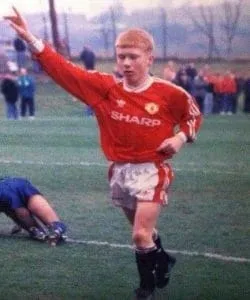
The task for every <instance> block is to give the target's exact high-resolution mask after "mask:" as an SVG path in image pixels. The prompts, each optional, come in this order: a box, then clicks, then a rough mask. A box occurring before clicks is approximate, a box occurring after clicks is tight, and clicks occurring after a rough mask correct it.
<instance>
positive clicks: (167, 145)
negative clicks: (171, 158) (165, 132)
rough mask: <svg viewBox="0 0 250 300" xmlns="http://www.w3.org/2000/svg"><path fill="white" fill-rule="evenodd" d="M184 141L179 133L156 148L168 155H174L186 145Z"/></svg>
mask: <svg viewBox="0 0 250 300" xmlns="http://www.w3.org/2000/svg"><path fill="white" fill-rule="evenodd" d="M184 143H185V142H184V141H183V140H182V139H180V137H179V136H178V135H175V136H173V137H171V138H167V139H165V140H164V141H163V142H162V143H161V144H160V146H159V147H158V148H157V149H156V151H158V152H162V153H164V154H166V155H174V154H176V153H178V152H179V151H180V149H181V148H182V146H183V145H184Z"/></svg>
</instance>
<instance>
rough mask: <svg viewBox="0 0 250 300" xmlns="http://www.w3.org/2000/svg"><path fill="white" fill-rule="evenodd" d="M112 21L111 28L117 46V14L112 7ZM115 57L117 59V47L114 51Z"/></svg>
mask: <svg viewBox="0 0 250 300" xmlns="http://www.w3.org/2000/svg"><path fill="white" fill-rule="evenodd" d="M110 21H111V28H112V34H113V45H115V41H116V37H117V27H116V14H115V9H114V7H112V6H111V7H110ZM113 56H114V57H115V47H114V51H113Z"/></svg>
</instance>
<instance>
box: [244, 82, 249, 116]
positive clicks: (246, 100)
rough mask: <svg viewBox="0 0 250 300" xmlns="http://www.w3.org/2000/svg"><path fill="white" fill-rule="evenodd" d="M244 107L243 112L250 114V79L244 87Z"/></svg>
mask: <svg viewBox="0 0 250 300" xmlns="http://www.w3.org/2000/svg"><path fill="white" fill-rule="evenodd" d="M243 93H244V106H243V111H244V112H245V113H250V77H247V78H246V80H245V83H244V85H243Z"/></svg>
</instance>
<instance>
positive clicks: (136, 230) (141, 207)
mask: <svg viewBox="0 0 250 300" xmlns="http://www.w3.org/2000/svg"><path fill="white" fill-rule="evenodd" d="M160 211H161V205H160V204H158V203H155V202H138V203H137V208H136V213H135V218H134V226H133V233H132V238H133V242H134V244H135V258H136V264H137V269H138V273H139V277H140V286H139V288H138V289H137V290H136V296H137V299H147V298H148V297H149V296H151V295H152V294H153V292H154V289H155V277H154V271H155V267H156V261H157V247H156V245H155V243H154V240H153V232H154V228H155V226H156V223H157V220H158V217H159V214H160Z"/></svg>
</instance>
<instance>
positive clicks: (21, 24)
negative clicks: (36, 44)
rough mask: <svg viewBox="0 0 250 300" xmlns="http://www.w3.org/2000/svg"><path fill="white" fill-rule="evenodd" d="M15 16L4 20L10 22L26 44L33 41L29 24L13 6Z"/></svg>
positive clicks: (6, 17) (5, 17)
mask: <svg viewBox="0 0 250 300" xmlns="http://www.w3.org/2000/svg"><path fill="white" fill-rule="evenodd" d="M12 8H13V11H14V14H13V15H9V16H4V17H3V18H4V20H7V21H9V23H10V26H11V27H12V28H13V29H14V30H15V31H16V33H17V34H18V35H19V36H20V38H22V39H23V40H25V41H26V42H29V41H30V40H31V38H30V37H31V36H32V34H31V33H30V32H29V30H28V26H27V22H26V20H25V19H24V18H23V17H22V15H21V14H20V13H19V12H18V10H17V9H16V8H15V7H14V6H13V7H12Z"/></svg>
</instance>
